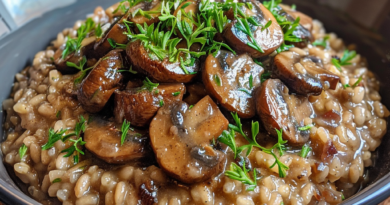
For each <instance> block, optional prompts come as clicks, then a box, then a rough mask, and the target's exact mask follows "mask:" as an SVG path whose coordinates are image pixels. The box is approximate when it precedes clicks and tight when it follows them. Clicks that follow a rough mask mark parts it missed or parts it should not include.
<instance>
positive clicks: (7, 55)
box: [0, 0, 390, 205]
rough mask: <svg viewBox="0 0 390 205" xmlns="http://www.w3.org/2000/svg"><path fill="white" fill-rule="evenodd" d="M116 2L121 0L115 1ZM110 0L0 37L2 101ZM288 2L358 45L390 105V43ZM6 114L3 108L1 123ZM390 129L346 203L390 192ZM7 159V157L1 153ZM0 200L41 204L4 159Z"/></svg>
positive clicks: (310, 6)
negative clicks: (22, 74) (39, 59)
mask: <svg viewBox="0 0 390 205" xmlns="http://www.w3.org/2000/svg"><path fill="white" fill-rule="evenodd" d="M116 1H117V0H116ZM116 1H115V0H114V1H107V0H93V1H89V0H79V1H77V3H75V4H72V5H70V6H67V7H64V8H61V9H56V10H54V11H51V12H48V13H46V14H44V15H43V16H41V17H39V18H37V19H34V20H32V21H31V22H29V23H27V24H26V25H24V26H23V27H21V28H19V29H18V30H16V31H14V32H13V33H12V34H10V35H8V36H6V37H4V38H3V39H1V40H0V56H1V57H2V60H1V61H0V85H1V86H0V101H1V102H2V101H3V100H5V99H6V98H7V97H8V96H9V93H10V90H11V85H12V83H13V82H14V76H15V74H16V73H17V72H18V71H20V70H22V69H23V68H24V67H25V66H27V65H29V64H31V63H32V60H33V58H34V55H35V54H36V53H37V52H38V51H41V50H44V49H45V47H46V46H48V45H49V43H50V41H51V40H53V39H55V37H56V36H57V34H58V33H59V32H60V31H62V29H64V28H65V27H72V26H73V24H74V22H75V21H76V20H78V19H84V18H86V14H88V13H92V12H93V10H94V9H95V7H96V6H98V5H100V6H102V7H104V8H106V7H108V6H110V5H112V4H113V3H115V2H116ZM284 3H287V4H291V3H294V4H296V5H297V7H298V10H300V11H303V12H304V13H306V14H308V15H309V16H312V17H313V18H315V19H319V20H320V21H322V22H323V23H324V26H325V28H326V30H327V31H328V32H335V33H336V34H337V35H338V36H340V37H341V38H343V39H344V41H345V42H347V43H354V44H356V45H357V51H358V53H360V54H362V55H363V56H365V57H366V58H367V60H368V62H369V66H370V69H371V70H373V72H374V73H375V74H376V75H377V78H378V79H379V81H380V82H382V84H381V92H380V94H381V96H382V102H383V104H385V105H386V106H387V107H390V95H385V94H386V92H385V91H387V90H390V45H389V44H388V43H385V42H383V41H381V38H378V36H377V35H372V34H371V32H368V31H366V30H364V29H362V28H360V27H358V26H356V25H355V24H354V23H352V22H351V21H350V20H349V19H348V18H347V16H346V15H344V14H343V13H340V12H337V11H335V10H333V9H331V8H328V7H325V6H323V5H320V4H318V3H316V2H315V1H309V0H304V1H302V0H285V1H284ZM3 114H4V113H3V112H0V123H1V124H2V120H3ZM5 138H6V136H5V135H4V131H2V132H0V140H1V141H4V140H5ZM387 147H390V133H389V132H388V133H387V134H386V135H385V136H384V137H383V141H382V144H381V145H380V147H379V148H378V149H377V151H376V152H375V154H373V157H375V158H376V160H374V163H373V167H371V168H369V169H368V171H367V172H366V174H367V175H368V178H367V179H368V180H366V181H365V183H364V185H362V187H360V189H359V190H360V191H359V192H358V193H357V194H355V195H354V196H352V197H350V198H348V199H347V200H345V201H343V203H342V204H369V205H370V204H372V205H376V204H379V203H380V202H382V201H383V200H385V199H386V198H387V197H389V196H390V173H389V171H390V151H389V150H387ZM0 157H1V159H2V157H3V156H2V155H0ZM0 199H1V201H2V202H4V203H6V204H39V203H38V202H36V201H35V200H33V199H32V198H30V197H29V196H27V195H26V194H24V193H23V192H21V191H20V189H19V188H18V187H17V186H16V185H15V183H14V182H13V180H12V179H11V178H10V176H9V175H8V173H7V171H6V169H5V166H4V164H3V163H0Z"/></svg>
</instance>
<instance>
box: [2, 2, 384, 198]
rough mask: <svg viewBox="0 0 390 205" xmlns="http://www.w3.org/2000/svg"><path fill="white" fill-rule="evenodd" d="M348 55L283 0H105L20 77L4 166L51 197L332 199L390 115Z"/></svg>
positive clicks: (364, 161) (374, 84)
mask: <svg viewBox="0 0 390 205" xmlns="http://www.w3.org/2000/svg"><path fill="white" fill-rule="evenodd" d="M298 9H299V8H298ZM354 49H355V48H354V46H353V45H350V46H347V45H345V44H344V42H343V41H342V40H341V39H339V38H338V37H337V35H336V34H334V33H326V31H325V29H324V28H323V26H322V24H321V23H320V22H319V21H317V20H313V19H311V18H310V17H309V16H307V15H305V14H303V13H301V12H299V11H297V8H295V6H294V5H292V6H287V5H283V4H281V2H280V1H277V0H276V1H275V0H273V1H264V2H262V3H260V2H258V1H256V0H247V1H246V0H243V1H241V0H240V1H239V2H233V1H220V2H217V1H215V2H214V1H210V0H200V1H197V0H187V1H185V0H168V1H167V0H165V1H160V0H124V1H121V2H119V3H117V4H114V5H113V6H111V7H109V8H107V9H106V10H104V9H103V8H101V7H97V8H96V9H95V11H94V12H93V14H91V15H88V16H87V18H86V19H85V20H80V21H77V22H76V23H75V25H74V27H73V28H66V29H64V30H63V31H62V32H60V33H59V34H58V36H57V38H56V39H55V40H54V41H52V43H51V45H50V46H48V47H47V48H46V50H44V51H40V52H38V53H37V54H36V56H35V58H34V60H33V62H32V65H31V66H28V67H26V68H25V69H24V70H22V71H21V72H20V73H18V74H16V76H15V83H14V85H13V87H12V92H11V95H10V97H9V99H6V100H5V101H3V109H4V111H5V120H4V124H3V129H4V131H5V133H6V135H7V139H6V141H4V142H3V143H2V144H1V150H2V153H3V156H4V157H3V158H4V163H5V164H6V165H7V166H8V170H9V172H10V174H11V175H14V176H16V177H15V179H16V181H17V182H18V184H19V185H20V186H21V188H22V189H23V190H26V194H28V195H29V196H31V197H32V198H34V199H36V200H37V201H39V202H41V203H43V204H58V203H62V204H80V205H86V204H129V205H130V204H169V205H178V204H207V205H211V204H237V205H247V204H248V205H250V204H275V205H281V204H285V205H287V204H338V203H341V202H342V200H344V199H345V198H347V197H349V196H351V195H353V194H355V193H356V191H357V190H358V189H359V187H360V186H361V183H362V182H363V180H364V178H365V177H366V174H365V168H366V167H369V166H371V165H372V163H373V162H372V157H371V153H372V152H374V151H375V149H376V148H377V147H378V146H379V145H380V143H381V138H382V137H383V136H384V135H385V133H386V131H387V122H386V118H387V117H388V116H389V111H388V110H387V108H386V107H385V106H384V105H383V104H382V103H381V96H380V95H379V93H378V90H379V82H378V81H377V80H376V79H375V76H374V74H373V73H372V72H371V71H370V70H369V69H368V65H367V62H366V61H365V59H364V57H362V56H360V55H359V54H357V53H356V52H355V51H354ZM15 69H18V68H15Z"/></svg>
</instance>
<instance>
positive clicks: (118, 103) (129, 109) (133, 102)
mask: <svg viewBox="0 0 390 205" xmlns="http://www.w3.org/2000/svg"><path fill="white" fill-rule="evenodd" d="M185 90H186V89H185V86H184V85H183V84H181V83H177V84H166V85H159V86H158V87H157V89H155V90H154V91H148V90H143V89H142V88H133V89H129V90H124V91H119V90H117V91H115V106H114V115H115V120H116V122H118V123H122V122H123V120H124V119H126V120H127V121H128V122H130V123H131V124H132V125H134V126H138V127H143V126H146V125H149V123H150V121H152V119H153V117H154V116H155V115H156V113H157V111H158V109H159V108H160V107H161V105H163V104H169V103H172V102H174V101H181V100H182V99H183V95H184V93H185Z"/></svg>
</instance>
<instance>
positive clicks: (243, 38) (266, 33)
mask: <svg viewBox="0 0 390 205" xmlns="http://www.w3.org/2000/svg"><path fill="white" fill-rule="evenodd" d="M250 2H252V5H253V9H252V13H253V15H254V16H255V18H256V19H257V21H258V22H260V24H261V25H263V26H264V25H266V24H267V23H268V21H272V24H271V25H270V26H269V27H268V28H267V29H264V30H262V26H258V27H257V28H251V29H252V30H253V29H256V30H254V31H253V36H254V39H255V41H256V43H257V44H258V45H259V46H260V47H261V49H262V50H263V52H259V51H258V50H256V49H254V48H252V47H250V46H249V45H248V43H251V41H250V38H249V37H248V35H246V34H245V33H244V32H243V31H241V30H240V29H239V28H238V27H237V24H238V23H237V20H233V22H232V23H230V24H228V25H227V26H226V28H225V29H224V32H223V37H224V39H225V41H226V43H227V44H228V45H229V46H230V47H231V48H233V49H234V50H235V51H236V52H238V53H248V55H250V56H251V57H253V58H259V57H262V56H267V55H269V54H271V53H272V52H274V51H275V50H276V49H277V48H279V47H280V45H281V44H282V42H283V31H282V28H281V27H280V26H279V24H278V22H277V21H276V19H275V17H274V16H273V15H272V13H271V12H270V11H269V10H268V9H266V8H265V7H264V6H263V5H262V4H261V3H260V2H258V1H255V0H251V1H250Z"/></svg>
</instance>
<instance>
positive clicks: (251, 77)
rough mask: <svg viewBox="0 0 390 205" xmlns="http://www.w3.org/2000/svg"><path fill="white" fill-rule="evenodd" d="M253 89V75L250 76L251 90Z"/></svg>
mask: <svg viewBox="0 0 390 205" xmlns="http://www.w3.org/2000/svg"><path fill="white" fill-rule="evenodd" d="M252 88H253V75H252V74H251V75H250V76H249V89H251V90H252Z"/></svg>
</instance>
